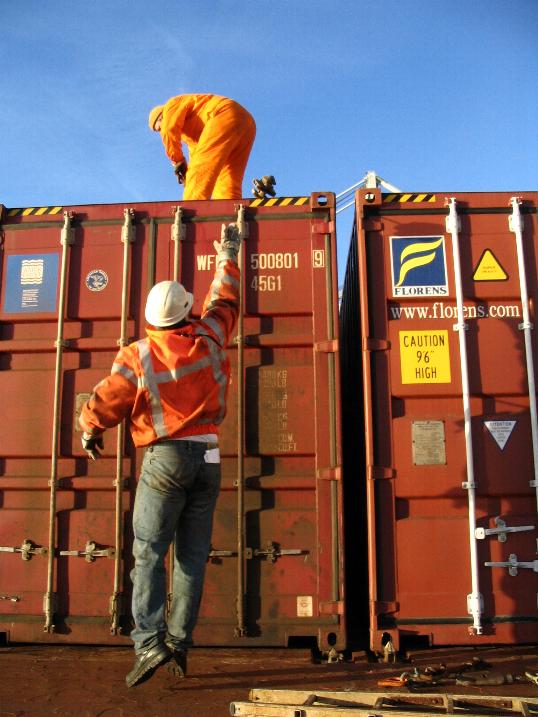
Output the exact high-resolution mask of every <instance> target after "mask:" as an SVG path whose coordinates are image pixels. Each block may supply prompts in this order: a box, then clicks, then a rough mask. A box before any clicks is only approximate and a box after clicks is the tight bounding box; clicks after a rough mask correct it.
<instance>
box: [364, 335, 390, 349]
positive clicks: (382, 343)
mask: <svg viewBox="0 0 538 717" xmlns="http://www.w3.org/2000/svg"><path fill="white" fill-rule="evenodd" d="M389 349H390V341H388V340H387V339H374V338H371V337H369V338H366V339H363V340H362V350H363V351H388V350H389Z"/></svg>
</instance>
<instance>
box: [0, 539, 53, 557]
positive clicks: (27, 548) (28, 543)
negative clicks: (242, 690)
mask: <svg viewBox="0 0 538 717" xmlns="http://www.w3.org/2000/svg"><path fill="white" fill-rule="evenodd" d="M48 552H49V551H48V548H38V547H37V546H36V544H35V543H34V542H33V541H32V540H30V539H29V538H25V539H24V540H23V542H22V545H21V547H20V548H11V547H9V546H0V553H20V554H21V558H22V559H23V560H31V558H32V555H47V553H48Z"/></svg>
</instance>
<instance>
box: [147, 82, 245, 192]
mask: <svg viewBox="0 0 538 717" xmlns="http://www.w3.org/2000/svg"><path fill="white" fill-rule="evenodd" d="M255 136H256V124H255V122H254V119H253V118H252V116H251V115H250V113H249V112H247V110H246V109H245V108H244V107H242V106H241V105H240V104H239V103H237V102H234V100H230V99H228V98H227V97H220V96H219V95H178V96H177V97H172V98H171V99H169V100H168V102H167V103H166V104H165V105H164V107H163V117H162V123H161V138H162V141H163V144H164V147H165V150H166V154H167V155H168V157H169V158H170V159H171V160H172V162H182V161H184V159H185V158H184V155H183V150H182V147H181V143H182V142H185V144H186V145H187V146H188V148H189V168H188V171H187V176H186V180H185V190H184V192H183V199H186V200H188V199H211V197H213V199H240V198H241V196H242V183H243V176H244V174H245V168H246V166H247V162H248V158H249V155H250V150H251V149H252V144H253V142H254V137H255Z"/></svg>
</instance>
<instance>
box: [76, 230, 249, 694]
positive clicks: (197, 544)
mask: <svg viewBox="0 0 538 717" xmlns="http://www.w3.org/2000/svg"><path fill="white" fill-rule="evenodd" d="M214 245H215V249H216V251H217V267H216V272H215V276H214V279H213V282H212V284H211V287H210V289H209V292H208V294H207V296H206V298H205V301H204V305H203V308H202V314H201V318H200V319H198V320H194V319H189V311H190V310H191V307H192V304H193V296H192V294H191V293H190V292H188V291H186V290H185V288H184V287H183V286H182V285H181V284H179V283H178V282H177V281H161V282H159V283H158V284H156V285H155V286H154V287H153V288H152V289H151V291H150V292H149V294H148V297H147V302H146V307H145V317H146V320H147V322H148V324H149V327H148V328H146V333H147V337H146V338H144V339H141V340H140V341H136V342H134V343H132V344H130V345H129V346H126V347H124V348H122V349H120V351H119V353H118V354H117V356H116V359H115V361H114V363H113V365H112V371H111V374H110V375H109V376H108V377H106V378H105V379H103V380H102V381H101V382H100V383H98V384H97V386H96V387H95V388H94V389H93V393H92V394H91V396H90V398H89V400H88V401H87V402H86V403H85V404H84V406H83V408H82V411H81V416H80V425H81V427H82V429H83V431H84V433H83V434H82V445H83V448H84V450H85V451H86V452H87V453H88V456H89V457H91V458H94V459H95V458H98V457H99V455H100V454H99V450H98V449H99V448H103V433H104V431H105V430H106V429H107V428H111V427H113V426H115V425H117V424H118V423H120V422H121V421H122V420H123V419H124V418H126V417H129V419H130V429H131V435H132V437H133V441H134V444H135V445H136V446H143V447H146V449H147V450H146V453H145V456H144V460H143V463H142V469H141V474H140V480H139V482H138V486H137V491H136V499H135V505H134V512H133V532H134V542H133V555H134V560H135V564H134V569H133V571H132V573H131V578H132V580H133V597H132V614H133V619H134V623H135V627H134V629H133V630H132V632H131V638H132V640H133V642H134V648H135V654H136V660H135V664H134V667H133V669H132V670H131V671H130V672H129V674H128V675H127V677H126V682H127V686H128V687H132V686H133V685H136V684H137V683H139V682H140V681H142V680H143V679H147V678H148V677H150V676H151V675H152V674H153V672H154V671H155V670H156V669H157V667H159V665H161V664H163V663H165V662H168V663H169V664H168V669H169V671H171V672H173V673H174V674H176V675H177V676H179V677H183V676H185V675H186V670H187V650H188V649H189V647H190V646H191V645H192V644H193V643H192V632H193V630H194V627H195V625H196V621H197V617H198V608H199V604H200V599H201V596H202V588H203V581H204V573H205V564H206V561H207V557H208V554H209V549H210V541H211V531H212V523H213V513H214V509H215V504H216V501H217V497H218V494H219V489H220V478H221V474H220V454H219V448H218V437H217V436H218V430H219V424H220V423H221V422H222V420H223V418H224V415H225V413H226V398H227V391H228V383H229V378H230V365H229V361H228V358H227V357H226V354H225V348H226V345H227V343H228V341H229V340H230V337H231V334H232V331H233V329H234V326H235V323H236V320H237V315H238V307H239V267H238V265H237V254H238V251H239V245H240V237H239V231H238V229H237V226H236V225H235V224H230V225H229V226H227V227H225V226H224V225H223V227H222V234H221V240H220V242H218V241H216V242H214ZM172 541H174V570H173V585H172V587H173V599H172V604H171V608H170V614H169V616H168V618H167V620H165V604H166V598H167V589H166V580H165V556H166V554H167V551H168V548H169V546H170V544H171V543H172Z"/></svg>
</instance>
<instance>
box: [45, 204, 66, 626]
mask: <svg viewBox="0 0 538 717" xmlns="http://www.w3.org/2000/svg"><path fill="white" fill-rule="evenodd" d="M72 219H73V212H64V225H63V227H62V232H61V236H60V244H61V245H62V261H61V268H60V298H59V306H58V333H57V337H56V342H55V346H56V366H55V373H54V400H53V416H52V447H51V452H52V456H51V469H50V481H49V486H50V498H49V547H48V565H47V592H46V593H45V595H44V600H43V611H44V613H45V625H44V627H43V632H49V633H52V632H54V630H55V625H54V612H55V609H56V605H55V602H56V595H55V593H54V559H55V557H56V536H55V528H56V492H57V485H58V451H59V436H60V403H61V396H62V359H63V351H64V348H65V342H64V323H65V318H64V315H65V303H66V295H67V268H68V265H69V247H70V246H71V244H72V243H73V228H72V226H71V222H72Z"/></svg>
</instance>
